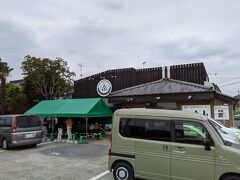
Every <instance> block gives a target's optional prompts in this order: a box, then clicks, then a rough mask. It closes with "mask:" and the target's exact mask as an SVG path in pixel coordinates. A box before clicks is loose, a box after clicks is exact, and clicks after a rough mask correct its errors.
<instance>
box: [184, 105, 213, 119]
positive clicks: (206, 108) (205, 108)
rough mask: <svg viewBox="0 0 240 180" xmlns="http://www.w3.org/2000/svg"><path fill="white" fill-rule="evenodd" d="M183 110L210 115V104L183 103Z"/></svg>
mask: <svg viewBox="0 0 240 180" xmlns="http://www.w3.org/2000/svg"><path fill="white" fill-rule="evenodd" d="M182 110H183V111H189V112H196V113H200V114H203V115H206V116H209V117H211V106H210V105H183V106H182Z"/></svg>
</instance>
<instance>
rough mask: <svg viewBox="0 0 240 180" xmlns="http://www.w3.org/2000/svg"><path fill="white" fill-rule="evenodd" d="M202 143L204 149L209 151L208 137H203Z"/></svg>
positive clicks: (209, 142)
mask: <svg viewBox="0 0 240 180" xmlns="http://www.w3.org/2000/svg"><path fill="white" fill-rule="evenodd" d="M202 144H203V145H204V146H205V150H206V151H211V141H210V140H209V139H206V138H205V139H203V141H202Z"/></svg>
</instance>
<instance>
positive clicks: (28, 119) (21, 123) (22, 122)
mask: <svg viewBox="0 0 240 180" xmlns="http://www.w3.org/2000/svg"><path fill="white" fill-rule="evenodd" d="M16 120H17V127H19V128H29V127H38V126H40V125H41V121H40V119H39V117H36V116H18V117H16Z"/></svg>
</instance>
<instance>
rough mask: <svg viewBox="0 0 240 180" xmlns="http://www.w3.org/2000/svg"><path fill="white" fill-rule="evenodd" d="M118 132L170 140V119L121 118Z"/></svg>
mask: <svg viewBox="0 0 240 180" xmlns="http://www.w3.org/2000/svg"><path fill="white" fill-rule="evenodd" d="M119 130H120V134H121V135H122V136H124V137H134V138H138V139H149V140H158V141H170V140H171V130H170V121H164V120H152V119H151V120H150V119H121V120H120V128H119Z"/></svg>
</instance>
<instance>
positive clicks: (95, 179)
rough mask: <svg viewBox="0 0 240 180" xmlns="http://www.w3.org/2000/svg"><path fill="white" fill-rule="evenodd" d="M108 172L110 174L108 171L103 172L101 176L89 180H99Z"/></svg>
mask: <svg viewBox="0 0 240 180" xmlns="http://www.w3.org/2000/svg"><path fill="white" fill-rule="evenodd" d="M109 172H110V171H109V170H107V171H105V172H102V173H101V174H99V175H97V176H95V177H93V178H91V179H90V180H97V179H100V178H101V177H103V176H105V175H106V174H108V173H109Z"/></svg>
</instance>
